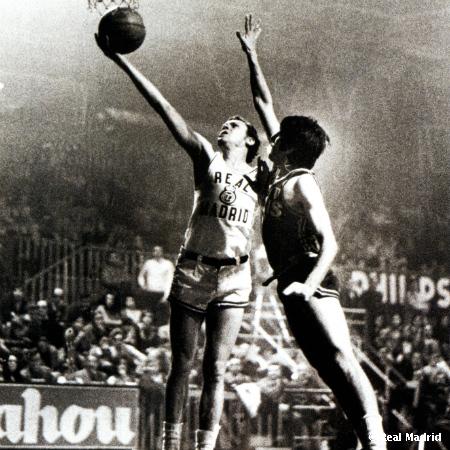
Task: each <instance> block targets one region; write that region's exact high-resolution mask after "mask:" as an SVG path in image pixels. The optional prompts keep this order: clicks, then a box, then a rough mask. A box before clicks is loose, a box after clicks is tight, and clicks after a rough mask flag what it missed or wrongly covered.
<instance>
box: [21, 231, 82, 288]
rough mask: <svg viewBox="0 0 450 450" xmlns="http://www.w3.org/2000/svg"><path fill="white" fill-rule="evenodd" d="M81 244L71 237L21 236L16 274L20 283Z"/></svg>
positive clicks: (70, 252) (69, 253) (67, 254)
mask: <svg viewBox="0 0 450 450" xmlns="http://www.w3.org/2000/svg"><path fill="white" fill-rule="evenodd" d="M78 247H79V245H78V244H77V243H75V242H73V241H71V240H69V239H47V238H41V237H39V238H33V237H31V236H19V237H17V239H16V243H15V249H16V250H15V263H14V266H15V269H14V272H15V276H16V279H17V280H18V282H19V283H23V282H24V281H25V280H26V279H27V278H30V277H32V276H33V275H35V274H37V273H38V272H40V271H41V270H43V269H45V268H47V267H49V266H51V265H52V264H54V263H55V262H57V261H59V260H61V259H63V258H65V257H66V256H69V255H71V254H72V253H73V252H74V251H75V250H76V249H77V248H78Z"/></svg>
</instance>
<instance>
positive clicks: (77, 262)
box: [23, 246, 150, 303]
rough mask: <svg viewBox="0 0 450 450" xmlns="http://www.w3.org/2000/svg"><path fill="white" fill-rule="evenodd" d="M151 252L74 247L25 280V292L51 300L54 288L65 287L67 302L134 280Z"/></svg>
mask: <svg viewBox="0 0 450 450" xmlns="http://www.w3.org/2000/svg"><path fill="white" fill-rule="evenodd" d="M148 257H150V254H149V252H143V251H137V250H134V251H133V250H117V249H112V248H108V247H94V246H85V247H79V248H77V249H74V250H73V251H71V252H69V254H67V255H65V256H64V257H62V258H60V259H59V260H57V261H55V262H54V263H53V264H51V265H50V266H48V267H46V268H44V269H43V270H41V271H40V272H39V273H37V274H35V275H33V276H31V277H29V278H27V279H26V280H25V281H24V283H23V288H24V293H25V295H26V296H27V297H28V298H30V299H32V300H38V299H48V298H50V297H51V296H52V295H53V290H54V289H55V288H56V287H59V288H61V289H62V290H63V295H64V300H65V301H66V302H68V303H70V302H72V301H74V300H75V299H76V298H79V297H80V296H86V295H90V294H92V293H95V292H98V290H99V289H100V288H101V286H102V285H108V284H120V283H131V284H134V283H135V282H136V279H137V275H138V273H139V270H140V267H141V266H142V264H143V262H144V261H145V259H147V258H148Z"/></svg>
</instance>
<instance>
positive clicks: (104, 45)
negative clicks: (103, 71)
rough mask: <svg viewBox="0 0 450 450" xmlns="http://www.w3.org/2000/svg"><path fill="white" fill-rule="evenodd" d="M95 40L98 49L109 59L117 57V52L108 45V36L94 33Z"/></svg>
mask: <svg viewBox="0 0 450 450" xmlns="http://www.w3.org/2000/svg"><path fill="white" fill-rule="evenodd" d="M94 37H95V42H97V45H98V46H99V48H100V50H101V51H102V52H103V53H104V54H105V56H107V57H108V58H110V59H113V60H114V59H115V58H117V53H114V52H113V51H112V50H111V48H110V46H109V39H108V36H106V35H104V36H101V35H99V34H97V33H95V34H94Z"/></svg>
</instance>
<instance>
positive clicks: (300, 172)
mask: <svg viewBox="0 0 450 450" xmlns="http://www.w3.org/2000/svg"><path fill="white" fill-rule="evenodd" d="M284 184H285V188H286V189H294V190H299V191H300V192H302V191H304V190H305V189H306V190H308V189H311V188H316V187H318V184H317V181H316V178H315V175H314V172H313V171H312V170H308V169H296V170H293V171H292V172H290V173H289V174H288V176H287V177H286V182H285V183H284Z"/></svg>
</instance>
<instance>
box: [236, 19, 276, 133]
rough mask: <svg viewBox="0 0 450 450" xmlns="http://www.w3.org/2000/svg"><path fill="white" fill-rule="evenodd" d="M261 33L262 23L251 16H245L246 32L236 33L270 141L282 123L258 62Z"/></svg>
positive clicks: (257, 105) (257, 106)
mask: <svg viewBox="0 0 450 450" xmlns="http://www.w3.org/2000/svg"><path fill="white" fill-rule="evenodd" d="M260 33H261V26H260V21H257V22H256V23H254V22H253V17H252V15H251V14H247V15H246V16H245V32H244V33H241V32H240V31H238V32H237V33H236V35H237V37H238V38H239V41H240V42H241V46H242V50H243V51H244V52H245V54H246V55H247V61H248V67H249V69H250V84H251V88H252V94H253V103H254V105H255V108H256V111H257V113H258V115H259V118H260V119H261V122H262V124H263V126H264V130H265V132H266V134H267V137H268V138H269V139H270V138H271V137H272V136H273V135H274V134H275V133H278V131H279V129H280V123H279V121H278V119H277V116H276V115H275V111H274V108H273V101H272V95H271V93H270V89H269V86H268V84H267V82H266V79H265V77H264V74H263V71H262V69H261V66H260V65H259V62H258V54H257V52H256V42H257V40H258V37H259V35H260Z"/></svg>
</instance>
